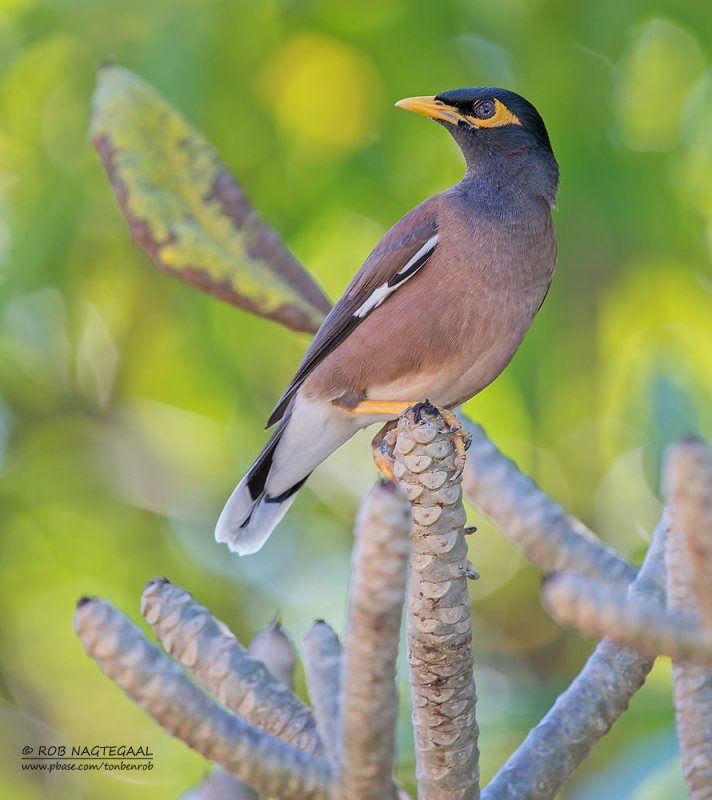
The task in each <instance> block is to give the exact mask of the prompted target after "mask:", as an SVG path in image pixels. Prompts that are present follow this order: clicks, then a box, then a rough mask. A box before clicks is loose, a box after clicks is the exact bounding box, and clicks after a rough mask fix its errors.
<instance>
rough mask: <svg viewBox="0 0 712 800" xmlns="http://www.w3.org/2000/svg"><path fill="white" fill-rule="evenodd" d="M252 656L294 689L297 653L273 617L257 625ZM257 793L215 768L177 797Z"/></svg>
mask: <svg viewBox="0 0 712 800" xmlns="http://www.w3.org/2000/svg"><path fill="white" fill-rule="evenodd" d="M248 652H249V654H250V655H251V656H252V657H253V658H258V659H259V660H260V661H261V662H262V663H263V664H264V665H265V666H266V667H267V669H268V670H269V671H270V672H271V673H272V674H273V675H274V676H275V677H276V678H279V679H280V680H281V681H282V682H283V683H284V684H285V685H286V686H287V687H288V688H289V690H290V691H294V670H295V668H296V666H297V653H296V650H295V649H294V645H293V644H292V642H291V640H290V639H289V637H288V636H287V634H286V633H285V632H284V630H283V629H282V626H281V625H280V624H279V622H277V621H276V620H275V621H274V622H272V623H270V624H269V625H268V626H267V627H266V628H260V630H258V631H257V633H256V634H255V635H254V637H253V639H252V641H251V642H250V646H249V648H248ZM258 796H259V795H258V794H257V792H256V791H255V790H254V789H253V788H252V787H250V786H248V785H247V784H245V783H242V782H241V781H238V779H237V778H236V777H235V776H234V775H231V774H230V773H229V772H226V771H225V770H224V769H223V768H222V767H216V768H215V769H214V770H213V771H212V772H211V773H210V774H209V775H208V776H207V777H205V778H203V780H201V781H200V783H198V784H196V785H195V786H194V787H192V788H191V789H189V790H188V791H187V792H186V793H185V794H183V795H181V798H180V800H228V799H229V800H257V798H258Z"/></svg>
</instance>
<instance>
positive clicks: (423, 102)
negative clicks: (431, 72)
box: [396, 97, 466, 125]
mask: <svg viewBox="0 0 712 800" xmlns="http://www.w3.org/2000/svg"><path fill="white" fill-rule="evenodd" d="M396 105H397V106H398V108H405V109H406V111H415V113H416V114H423V115H424V116H426V117H430V118H431V119H442V120H444V121H445V122H450V123H451V124H452V125H457V123H458V122H463V121H466V120H465V117H464V116H463V115H462V114H460V112H459V111H457V110H456V109H455V108H453V107H452V106H449V105H448V104H447V103H443V101H442V100H436V99H435V98H434V97H406V98H405V99H403V100H399V101H398V102H397V103H396Z"/></svg>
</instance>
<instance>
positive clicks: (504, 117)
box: [465, 98, 522, 128]
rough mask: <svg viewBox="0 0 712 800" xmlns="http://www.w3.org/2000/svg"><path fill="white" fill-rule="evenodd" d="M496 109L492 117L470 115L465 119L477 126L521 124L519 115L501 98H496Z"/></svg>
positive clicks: (494, 126) (493, 126)
mask: <svg viewBox="0 0 712 800" xmlns="http://www.w3.org/2000/svg"><path fill="white" fill-rule="evenodd" d="M494 106H495V111H494V114H492V116H491V117H487V118H486V119H480V118H479V117H475V116H471V115H468V116H466V117H465V119H466V120H467V121H468V122H469V123H470V124H471V125H474V126H475V127H476V128H500V127H502V125H521V124H522V123H521V122H520V121H519V117H518V116H517V115H516V114H512V112H511V111H510V110H509V109H508V108H507V106H505V105H504V103H502V102H501V101H500V100H497V99H496V98H495V101H494Z"/></svg>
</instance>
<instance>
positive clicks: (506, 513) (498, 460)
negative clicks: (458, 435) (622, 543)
mask: <svg viewBox="0 0 712 800" xmlns="http://www.w3.org/2000/svg"><path fill="white" fill-rule="evenodd" d="M458 416H459V419H460V421H461V422H462V423H463V426H464V427H465V429H466V430H467V431H468V432H469V433H471V434H472V444H471V445H470V449H469V450H468V452H467V463H466V464H465V470H464V472H463V475H462V486H463V489H464V490H465V493H466V494H467V496H468V497H469V498H470V500H472V502H473V503H474V504H475V505H476V506H477V507H478V508H479V509H480V510H481V511H483V512H484V513H485V514H486V515H487V516H488V517H490V518H491V519H493V520H494V521H495V522H496V523H497V525H498V526H499V527H500V528H501V530H502V532H503V533H504V535H505V536H507V538H509V539H510V540H511V541H512V542H514V544H516V545H517V547H519V548H520V549H521V550H522V551H523V552H524V554H525V555H526V556H527V557H528V558H530V559H531V560H532V561H533V562H534V563H535V564H536V565H537V566H538V567H540V568H541V569H542V570H544V571H545V572H559V571H561V570H568V569H572V570H576V571H577V572H583V573H586V574H588V575H591V576H593V577H596V578H604V579H605V580H606V581H607V582H609V583H611V582H614V581H618V582H620V583H621V584H622V585H627V584H628V583H630V581H632V580H633V578H634V577H635V574H636V570H635V567H633V566H632V564H630V563H629V562H627V561H626V560H625V559H623V558H621V557H620V556H619V555H616V553H614V552H613V551H612V550H609V549H608V548H607V547H605V545H603V544H602V543H601V542H600V541H599V540H598V539H597V538H596V536H595V534H593V533H592V532H591V531H589V530H588V528H586V526H585V525H584V524H583V523H582V522H580V521H579V520H577V519H575V518H574V517H571V516H570V515H568V514H567V513H566V512H565V511H564V509H563V508H562V507H561V506H560V505H559V504H558V503H556V502H555V501H554V500H552V499H551V498H550V497H549V496H548V495H547V494H546V493H545V492H543V491H542V490H541V489H540V488H539V487H538V486H537V485H536V483H535V482H534V481H533V480H532V479H531V478H530V477H529V476H528V475H525V474H524V473H523V472H521V470H520V469H519V468H518V467H517V465H516V464H515V463H514V462H513V461H512V460H511V459H509V458H507V457H506V456H505V455H503V454H502V453H501V452H500V451H499V450H498V449H497V447H496V445H495V444H494V443H493V442H492V440H491V439H489V438H488V436H487V434H486V433H485V432H484V430H483V428H482V427H481V426H480V425H477V424H476V423H474V422H472V421H471V420H470V419H468V418H467V417H466V416H465V415H464V414H459V415H458Z"/></svg>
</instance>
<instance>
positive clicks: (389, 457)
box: [371, 419, 398, 483]
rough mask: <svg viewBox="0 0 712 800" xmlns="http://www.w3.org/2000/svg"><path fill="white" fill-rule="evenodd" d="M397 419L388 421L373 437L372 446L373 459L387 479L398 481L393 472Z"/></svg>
mask: <svg viewBox="0 0 712 800" xmlns="http://www.w3.org/2000/svg"><path fill="white" fill-rule="evenodd" d="M397 424H398V421H397V420H395V419H394V420H391V421H390V422H387V423H386V424H385V425H384V426H383V427H382V428H381V430H380V431H378V433H377V434H376V435H375V436H374V437H373V441H372V442H371V448H372V451H373V460H374V461H375V463H376V466H377V467H378V469H379V470H380V471H381V473H382V474H383V476H384V478H385V479H386V480H387V481H392V482H393V483H396V482H397V481H396V476H395V475H394V474H393V464H394V463H395V458H394V456H393V448H394V447H395V446H396V426H397Z"/></svg>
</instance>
